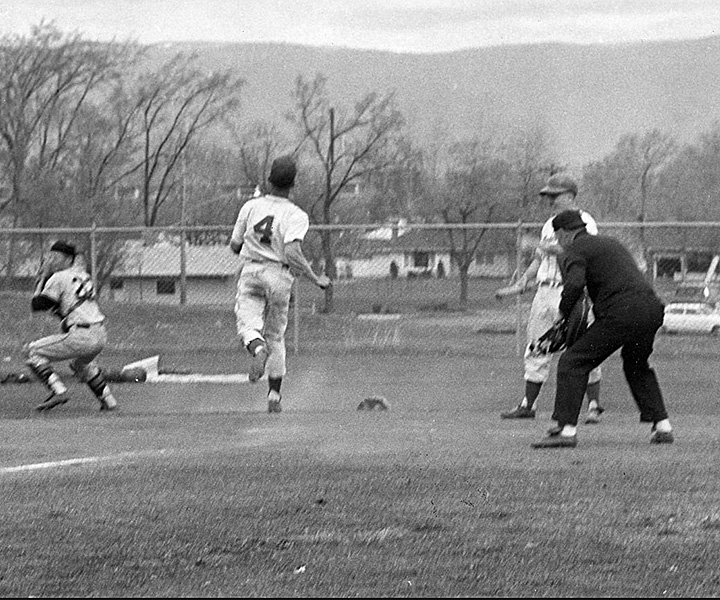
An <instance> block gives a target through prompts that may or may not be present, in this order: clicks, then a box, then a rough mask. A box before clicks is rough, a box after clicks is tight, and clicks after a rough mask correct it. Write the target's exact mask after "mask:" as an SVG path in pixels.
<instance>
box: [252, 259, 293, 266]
mask: <svg viewBox="0 0 720 600" xmlns="http://www.w3.org/2000/svg"><path fill="white" fill-rule="evenodd" d="M250 262H251V263H257V264H259V265H277V266H279V267H282V268H283V269H289V268H290V265H287V264H285V263H281V262H278V261H277V260H255V259H253V258H251V259H250Z"/></svg>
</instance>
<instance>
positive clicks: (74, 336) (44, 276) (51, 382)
mask: <svg viewBox="0 0 720 600" xmlns="http://www.w3.org/2000/svg"><path fill="white" fill-rule="evenodd" d="M76 256H77V252H76V250H75V247H74V246H73V245H71V244H68V243H67V242H63V241H57V242H55V243H54V244H53V245H52V247H51V248H50V253H49V255H48V258H47V260H46V261H45V262H44V263H43V265H42V266H41V268H40V272H39V273H38V278H37V283H36V286H35V292H34V293H33V297H32V301H31V308H32V310H33V311H51V312H52V313H53V314H54V315H56V316H57V317H59V318H60V328H61V330H62V333H59V334H56V335H50V336H47V337H44V338H41V339H39V340H36V341H34V342H30V343H29V344H27V345H26V346H25V348H24V352H25V356H26V359H27V360H26V364H27V365H28V367H30V370H31V371H32V372H33V374H34V375H35V376H36V377H37V378H38V379H39V380H40V381H41V382H42V383H44V384H45V385H46V386H47V387H48V389H49V390H50V396H49V397H48V398H47V400H45V402H43V403H42V404H39V405H38V406H37V407H36V408H37V410H39V411H43V410H50V409H51V408H54V407H56V406H59V405H60V404H65V403H66V402H67V401H68V400H69V398H68V394H67V388H66V387H65V384H64V383H63V381H62V380H61V379H60V377H58V375H57V373H55V371H54V370H53V368H52V366H51V363H53V362H56V361H61V360H70V361H71V362H70V368H71V369H72V371H73V373H74V374H75V376H76V377H77V378H78V379H79V380H80V381H82V382H84V383H87V385H88V387H89V388H90V390H91V391H92V393H93V394H94V395H95V397H96V398H97V399H98V400H99V402H100V410H113V409H115V408H116V407H117V402H116V400H115V398H114V397H113V395H112V394H111V393H110V388H109V387H108V385H107V382H106V381H105V377H104V376H103V373H102V371H101V370H100V368H99V367H98V366H97V364H96V363H95V362H94V360H95V358H96V357H97V356H98V354H100V352H101V351H102V349H103V348H104V347H105V344H106V342H107V332H106V331H105V325H104V321H105V315H103V313H102V312H101V311H100V308H99V306H98V304H97V301H96V299H95V290H94V287H93V282H92V279H91V278H90V275H89V274H88V273H87V272H86V271H85V268H84V267H83V266H82V265H81V264H80V263H81V261H80V259H79V258H78V259H77V261H76ZM76 263H77V264H76Z"/></svg>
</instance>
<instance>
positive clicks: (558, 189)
mask: <svg viewBox="0 0 720 600" xmlns="http://www.w3.org/2000/svg"><path fill="white" fill-rule="evenodd" d="M566 192H570V193H571V194H573V195H574V196H577V193H578V186H577V183H575V180H574V179H573V178H572V177H569V176H568V175H563V174H562V173H558V174H556V175H553V176H552V177H550V179H548V180H547V184H546V185H545V187H544V188H543V189H541V190H540V195H541V196H559V195H560V194H564V193H566Z"/></svg>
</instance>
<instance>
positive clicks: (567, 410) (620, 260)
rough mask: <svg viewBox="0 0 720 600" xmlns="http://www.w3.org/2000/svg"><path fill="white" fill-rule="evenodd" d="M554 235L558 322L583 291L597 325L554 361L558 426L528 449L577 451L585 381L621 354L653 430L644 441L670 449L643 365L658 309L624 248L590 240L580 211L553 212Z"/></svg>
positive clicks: (658, 397)
mask: <svg viewBox="0 0 720 600" xmlns="http://www.w3.org/2000/svg"><path fill="white" fill-rule="evenodd" d="M553 229H555V232H556V236H557V238H558V242H559V243H560V245H561V246H562V247H563V250H564V254H563V256H562V257H561V260H562V261H563V284H564V289H563V293H562V297H561V300H560V313H561V316H567V315H569V314H570V311H571V310H572V307H573V306H574V305H575V302H576V301H577V300H578V299H579V298H580V296H581V295H582V294H583V290H584V288H585V287H587V291H588V294H589V295H590V298H591V300H592V301H593V311H594V313H595V321H594V322H593V323H592V325H590V327H589V328H588V330H587V332H586V333H584V334H583V336H582V337H581V338H580V339H579V340H577V341H576V342H575V343H574V344H573V345H572V346H571V347H570V348H568V349H567V350H566V351H565V352H564V353H563V354H562V356H560V359H559V361H558V366H557V385H556V390H555V409H554V411H553V415H552V418H553V419H554V420H555V421H557V427H554V428H552V429H551V430H550V431H549V432H548V436H547V437H545V438H544V439H542V440H541V441H540V442H538V443H535V444H533V447H534V448H568V447H574V446H576V445H577V422H578V417H579V414H580V409H581V407H582V401H583V395H584V394H585V388H586V387H587V381H588V374H589V373H590V371H591V370H592V369H594V368H595V367H597V366H598V365H600V364H601V363H602V362H603V361H604V360H605V359H606V358H608V357H609V356H610V355H611V354H612V353H613V352H615V351H616V350H617V349H619V348H620V349H621V352H620V354H621V357H622V362H623V371H624V373H625V379H626V380H627V382H628V385H629V386H630V392H631V393H632V396H633V399H634V400H635V403H636V404H637V406H638V409H639V410H640V421H641V422H643V423H652V431H651V437H650V442H651V443H654V444H669V443H672V442H673V439H674V438H673V432H672V427H671V425H670V421H669V419H668V415H667V412H666V410H665V403H664V401H663V397H662V393H661V392H660V386H659V384H658V380H657V377H656V376H655V371H654V370H653V369H652V368H650V365H649V363H648V358H649V357H650V354H652V351H653V344H654V342H655V334H656V333H657V330H658V329H659V328H660V327H661V326H662V323H663V317H664V306H663V303H662V302H661V301H660V299H659V298H658V297H657V295H656V294H655V292H654V290H653V289H652V287H651V286H650V284H649V283H648V282H647V279H646V278H645V276H644V275H643V273H642V272H641V271H640V269H639V268H638V266H637V263H636V262H635V259H634V258H633V257H632V255H631V254H630V252H629V251H628V250H627V249H626V248H625V246H623V245H622V244H621V243H620V242H619V241H618V240H616V239H615V238H612V237H609V236H606V235H589V234H588V233H587V232H586V231H585V222H584V221H583V219H582V217H581V215H580V213H579V212H578V211H575V210H566V211H563V212H561V213H559V214H558V215H557V216H556V217H555V218H554V219H553Z"/></svg>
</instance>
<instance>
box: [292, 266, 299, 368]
mask: <svg viewBox="0 0 720 600" xmlns="http://www.w3.org/2000/svg"><path fill="white" fill-rule="evenodd" d="M292 285H293V290H292V295H293V298H294V301H293V348H294V350H293V354H297V353H298V346H299V345H300V309H299V308H298V307H299V306H300V298H298V295H299V294H300V286H299V285H298V278H297V277H296V278H295V280H294V281H293V284H292Z"/></svg>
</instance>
